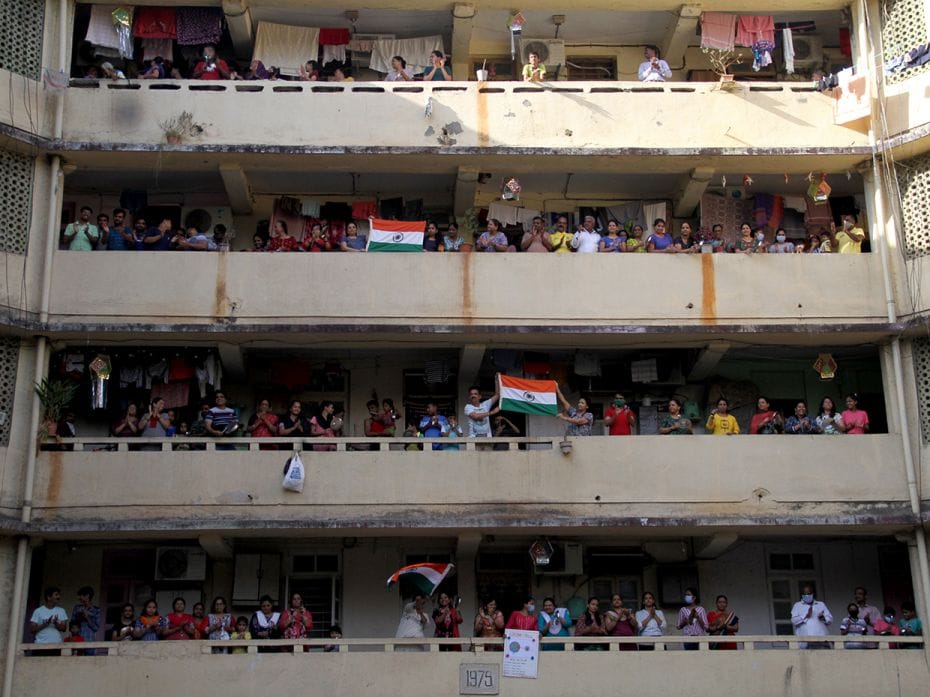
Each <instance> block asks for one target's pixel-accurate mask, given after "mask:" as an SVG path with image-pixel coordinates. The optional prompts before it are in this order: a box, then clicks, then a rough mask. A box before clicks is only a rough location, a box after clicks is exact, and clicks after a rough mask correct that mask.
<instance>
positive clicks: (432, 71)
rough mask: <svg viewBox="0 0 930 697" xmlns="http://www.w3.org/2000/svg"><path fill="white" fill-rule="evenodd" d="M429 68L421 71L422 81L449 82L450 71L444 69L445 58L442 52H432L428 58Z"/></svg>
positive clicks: (449, 69)
mask: <svg viewBox="0 0 930 697" xmlns="http://www.w3.org/2000/svg"><path fill="white" fill-rule="evenodd" d="M429 59H430V63H432V65H430V67H428V68H427V69H426V70H424V71H423V80H424V81H427V82H429V81H432V80H451V79H452V69H451V68H447V67H446V57H445V55H443V52H442V51H433V52H432V53H431V54H430V56H429Z"/></svg>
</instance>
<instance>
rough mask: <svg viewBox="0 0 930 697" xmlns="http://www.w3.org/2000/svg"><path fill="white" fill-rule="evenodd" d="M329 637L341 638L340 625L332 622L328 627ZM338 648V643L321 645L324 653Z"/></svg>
mask: <svg viewBox="0 0 930 697" xmlns="http://www.w3.org/2000/svg"><path fill="white" fill-rule="evenodd" d="M329 638H330V639H342V627H340V626H339V625H338V624H334V625H333V626H332V627H330V628H329ZM338 650H339V644H327V645H326V646H324V647H323V651H325V652H326V653H334V652H336V651H338Z"/></svg>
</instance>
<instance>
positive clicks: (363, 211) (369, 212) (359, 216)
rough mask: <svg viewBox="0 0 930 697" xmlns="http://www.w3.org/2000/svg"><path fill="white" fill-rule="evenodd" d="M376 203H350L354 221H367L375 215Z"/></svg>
mask: <svg viewBox="0 0 930 697" xmlns="http://www.w3.org/2000/svg"><path fill="white" fill-rule="evenodd" d="M377 213H378V202H377V201H355V202H353V203H352V217H353V218H355V219H356V220H368V218H370V217H373V216H375V215H377Z"/></svg>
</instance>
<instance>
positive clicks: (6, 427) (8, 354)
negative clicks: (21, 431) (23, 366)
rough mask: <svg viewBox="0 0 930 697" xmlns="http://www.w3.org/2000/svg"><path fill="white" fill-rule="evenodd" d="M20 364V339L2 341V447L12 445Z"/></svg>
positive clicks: (0, 400) (0, 355) (0, 433)
mask: <svg viewBox="0 0 930 697" xmlns="http://www.w3.org/2000/svg"><path fill="white" fill-rule="evenodd" d="M18 363H19V339H12V338H6V339H0V446H7V445H9V444H10V422H11V421H12V420H13V393H14V390H15V389H16V366H17V364H18Z"/></svg>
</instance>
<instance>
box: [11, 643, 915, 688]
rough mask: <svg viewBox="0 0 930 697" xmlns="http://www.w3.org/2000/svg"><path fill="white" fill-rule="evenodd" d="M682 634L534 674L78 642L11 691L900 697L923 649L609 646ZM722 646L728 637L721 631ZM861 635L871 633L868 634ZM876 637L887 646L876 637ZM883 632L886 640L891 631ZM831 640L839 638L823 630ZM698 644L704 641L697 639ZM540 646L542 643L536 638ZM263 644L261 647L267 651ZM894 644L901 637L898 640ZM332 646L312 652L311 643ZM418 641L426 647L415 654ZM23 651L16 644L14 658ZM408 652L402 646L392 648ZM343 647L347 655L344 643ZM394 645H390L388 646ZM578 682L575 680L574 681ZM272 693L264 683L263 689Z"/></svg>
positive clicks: (454, 656)
mask: <svg viewBox="0 0 930 697" xmlns="http://www.w3.org/2000/svg"><path fill="white" fill-rule="evenodd" d="M684 639H685V638H684V637H665V638H661V639H654V640H646V639H644V638H643V639H634V640H623V639H612V638H602V639H593V640H587V639H571V638H566V639H559V640H558V641H556V642H553V643H560V644H565V645H566V649H567V650H565V651H543V652H540V654H539V662H538V663H539V665H538V677H537V679H536V680H528V679H515V678H508V677H504V676H503V675H502V672H503V671H502V666H501V661H502V657H503V654H502V652H499V651H494V652H490V651H489V652H478V653H471V652H469V651H458V652H456V651H443V652H440V651H438V648H439V645H440V643H445V644H449V643H453V644H461V645H463V646H466V647H470V646H473V645H474V646H477V645H478V643H480V642H479V641H478V640H468V639H462V640H436V639H426V640H417V639H407V640H396V639H344V640H342V641H336V640H324V639H321V640H313V641H301V642H289V643H290V644H291V645H293V646H294V647H295V648H297V646H298V645H303V646H310V647H311V651H310V652H309V653H303V652H301V651H300V650H296V651H288V652H284V653H252V652H253V651H255V650H257V647H258V646H257V642H241V643H240V642H195V641H161V642H124V643H121V644H106V645H105V644H87V645H86V647H87V648H99V647H104V646H105V647H106V649H108V651H109V655H106V656H70V657H56V656H47V657H27V656H22V655H20V656H19V657H18V658H17V659H16V662H15V664H14V667H13V669H14V673H13V694H16V695H34V694H41V695H65V694H67V695H73V696H74V697H97V696H99V695H104V696H105V697H116V696H117V695H125V694H129V693H131V694H132V695H134V696H138V697H154V696H155V695H165V694H170V695H180V694H183V695H185V696H186V697H208V696H211V697H212V696H213V695H217V694H222V695H225V696H227V697H240V696H241V697H246V695H248V696H251V695H255V694H257V693H259V692H268V691H269V690H272V691H273V692H274V694H302V693H304V692H306V691H307V690H308V685H312V687H311V688H309V689H311V690H312V692H313V693H314V694H339V695H359V694H368V695H398V694H403V695H405V696H407V697H437V695H440V696H446V695H457V694H460V686H461V685H462V684H464V682H465V681H464V680H463V681H462V682H460V676H465V675H467V673H468V671H470V670H480V671H481V675H482V677H483V678H486V679H487V681H488V682H490V683H491V686H490V687H491V689H489V690H485V693H492V694H507V695H514V696H515V697H530V696H531V695H537V696H539V695H543V696H546V697H548V696H551V695H564V694H578V693H579V689H583V692H584V693H585V694H615V693H616V692H617V691H618V689H619V690H622V692H623V693H624V694H626V693H629V694H635V695H656V696H658V695H668V694H687V695H693V696H694V697H705V696H706V697H714V696H715V695H720V694H721V693H723V694H746V695H749V694H751V695H754V696H755V697H784V695H785V694H789V695H890V694H892V693H893V694H895V695H901V696H903V697H917V696H918V695H924V694H926V687H927V683H928V680H930V673H928V669H927V663H926V659H925V654H924V652H923V651H906V650H897V651H894V650H877V651H875V650H873V651H853V650H850V651H843V650H833V651H802V650H792V649H789V650H781V651H765V650H760V649H761V648H762V646H764V645H767V644H776V645H777V643H779V642H780V643H781V645H782V646H784V645H785V644H784V642H785V640H786V639H789V640H793V637H792V638H788V637H782V636H753V637H748V636H747V637H739V638H738V640H739V642H740V643H742V644H743V647H744V650H738V651H726V650H723V651H707V650H701V651H679V650H668V651H662V650H656V651H637V652H623V653H621V652H618V651H617V650H616V649H617V645H618V644H620V643H638V644H646V643H654V644H656V645H657V648H659V649H661V648H663V647H668V648H675V649H677V648H678V645H679V644H681V643H682V642H683V641H684ZM723 639H724V640H729V641H732V637H724V638H723ZM869 639H870V640H873V637H870V638H869ZM874 639H877V641H876V643H879V644H881V645H883V646H887V644H888V643H889V642H888V641H887V640H885V639H884V638H874ZM892 639H894V637H892ZM828 640H829V641H831V642H835V643H836V644H837V646H839V645H840V644H842V643H843V639H842V638H840V637H829V638H828ZM689 641H690V642H692V643H698V644H699V645H700V646H701V648H707V647H708V645H709V643H710V641H711V640H710V639H699V640H697V642H694V640H692V639H689ZM543 642H544V643H548V642H547V640H545V639H544V640H543ZM271 643H272V642H266V643H265V644H264V645H265V646H268V645H270V644H271ZM898 643H904V642H900V641H899V642H898ZM325 644H336V645H339V647H340V648H341V649H343V650H341V651H336V652H332V653H324V652H323V651H322V648H321V647H322V646H323V645H325ZM582 644H607V645H609V646H610V648H611V649H613V650H611V651H578V650H574V651H573V650H572V649H573V648H574V649H579V648H582V646H581V645H582ZM233 645H236V646H237V647H241V648H243V649H245V651H246V652H247V653H246V654H245V655H228V654H214V653H212V650H213V649H214V647H219V648H229V647H232V646H233ZM424 645H425V646H428V647H429V649H430V651H429V652H428V655H427V653H426V652H423V651H420V650H417V649H418V648H420V647H422V646H424ZM30 648H34V647H33V646H29V645H22V646H20V647H19V649H20V653H22V652H23V651H25V650H28V649H30ZM403 648H406V649H413V650H408V651H403V650H399V649H403ZM345 649H348V650H345ZM391 649H395V650H391ZM582 686H583V687H582ZM272 688H273V689H272Z"/></svg>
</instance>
